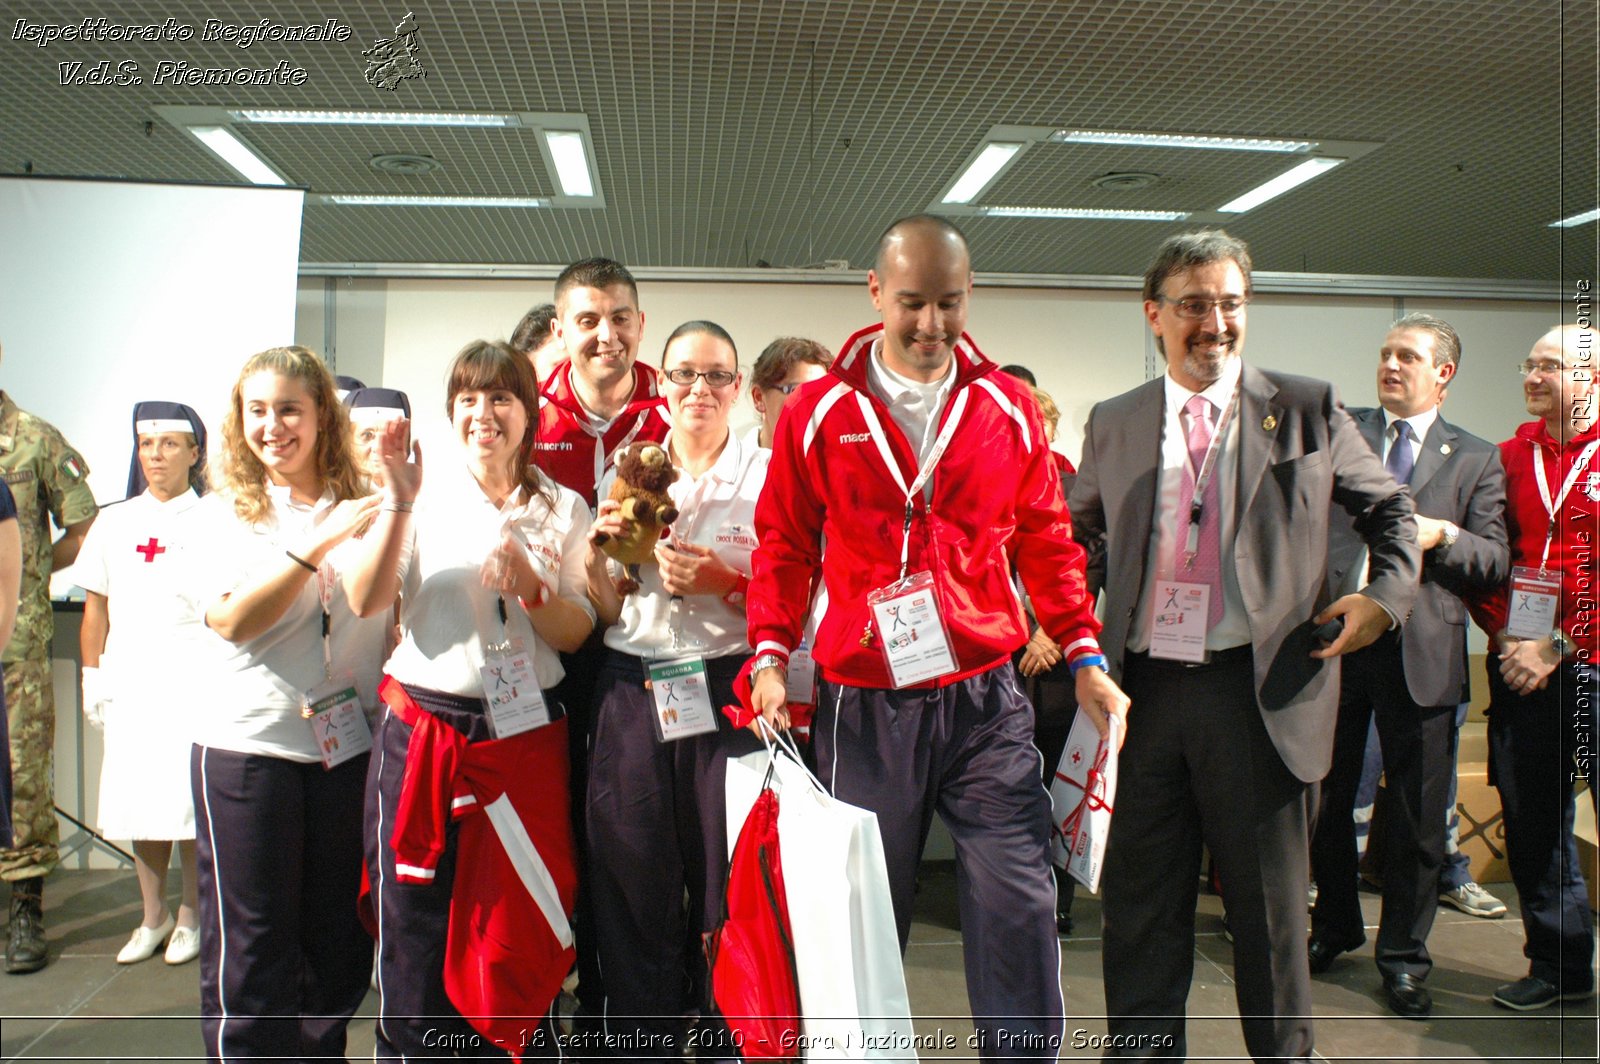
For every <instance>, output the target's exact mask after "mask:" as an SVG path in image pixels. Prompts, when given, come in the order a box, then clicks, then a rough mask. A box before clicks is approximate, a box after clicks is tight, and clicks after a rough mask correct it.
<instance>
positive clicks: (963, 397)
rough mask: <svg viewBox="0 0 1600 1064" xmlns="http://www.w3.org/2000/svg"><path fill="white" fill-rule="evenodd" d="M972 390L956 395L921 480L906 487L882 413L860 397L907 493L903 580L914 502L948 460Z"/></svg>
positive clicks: (902, 540) (898, 483)
mask: <svg viewBox="0 0 1600 1064" xmlns="http://www.w3.org/2000/svg"><path fill="white" fill-rule="evenodd" d="M967 391H968V388H962V389H961V390H960V391H958V392H957V393H956V394H955V398H954V399H953V400H951V403H950V413H949V416H948V417H946V418H945V420H944V428H942V429H940V430H939V436H938V438H937V439H935V440H934V441H933V450H931V451H929V452H928V457H927V458H926V459H924V460H923V462H922V466H921V468H920V469H918V470H917V478H916V479H915V480H913V481H912V482H911V485H910V487H907V486H906V478H905V476H904V475H903V474H902V473H901V472H900V464H899V463H898V462H896V461H895V458H894V452H893V451H891V450H890V449H889V438H888V436H886V435H885V434H884V431H883V422H881V421H879V420H878V412H877V411H876V410H874V409H872V401H871V400H870V399H868V398H867V397H866V395H865V394H864V393H862V392H857V393H856V402H857V403H859V404H860V405H861V415H862V416H863V417H864V418H866V420H867V428H868V430H869V431H870V432H871V434H872V442H873V443H874V444H876V445H877V447H878V454H879V455H880V456H882V458H883V464H884V465H885V466H887V467H888V468H889V475H890V476H892V477H894V482H895V486H896V487H898V488H899V489H900V490H901V491H902V492H904V493H905V497H906V515H905V521H904V523H903V524H902V526H901V528H900V579H902V580H904V579H905V577H906V562H907V559H909V558H910V556H911V510H912V507H911V500H913V499H915V498H916V497H917V492H919V491H921V490H922V486H923V485H924V484H926V483H927V482H928V478H929V477H931V476H932V475H933V469H934V467H935V466H937V465H938V464H939V459H941V458H943V457H944V452H945V449H946V448H948V447H949V446H950V438H951V437H952V436H954V435H955V433H956V425H957V424H959V423H960V421H961V415H962V413H963V412H964V411H965V410H966V408H967Z"/></svg>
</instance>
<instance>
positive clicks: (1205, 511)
mask: <svg viewBox="0 0 1600 1064" xmlns="http://www.w3.org/2000/svg"><path fill="white" fill-rule="evenodd" d="M1211 409H1212V407H1211V402H1210V400H1208V399H1206V398H1205V397H1204V396H1199V395H1196V396H1192V397H1191V398H1190V399H1189V401H1188V402H1187V403H1185V404H1183V412H1184V414H1185V415H1186V416H1187V417H1188V419H1189V431H1188V446H1189V464H1188V466H1187V467H1185V469H1184V471H1183V490H1182V492H1180V493H1179V496H1178V544H1177V546H1178V564H1177V567H1176V569H1177V571H1176V577H1177V579H1179V580H1182V581H1184V582H1185V583H1190V584H1205V585H1206V586H1207V587H1209V588H1210V589H1211V597H1210V599H1209V601H1208V607H1209V608H1208V609H1207V611H1206V614H1207V616H1206V626H1207V627H1208V628H1209V627H1211V626H1214V625H1215V624H1216V623H1217V622H1218V621H1220V620H1221V619H1222V555H1221V551H1220V550H1219V549H1218V543H1219V536H1218V528H1219V527H1220V525H1221V523H1222V512H1221V503H1220V502H1219V500H1218V497H1217V496H1218V488H1217V470H1216V465H1215V463H1213V465H1212V470H1211V476H1210V477H1209V478H1208V479H1207V480H1206V489H1205V493H1204V494H1203V495H1202V496H1201V500H1200V501H1201V503H1202V507H1201V509H1202V517H1201V520H1200V538H1199V545H1198V547H1197V549H1196V550H1195V554H1194V558H1193V559H1192V560H1191V559H1190V557H1189V550H1188V544H1189V521H1190V517H1191V515H1192V514H1193V513H1194V485H1195V475H1196V474H1197V473H1198V472H1199V471H1200V468H1201V466H1203V465H1204V464H1205V460H1206V451H1208V450H1210V448H1211ZM1217 457H1218V458H1219V459H1220V458H1221V455H1218V456H1217Z"/></svg>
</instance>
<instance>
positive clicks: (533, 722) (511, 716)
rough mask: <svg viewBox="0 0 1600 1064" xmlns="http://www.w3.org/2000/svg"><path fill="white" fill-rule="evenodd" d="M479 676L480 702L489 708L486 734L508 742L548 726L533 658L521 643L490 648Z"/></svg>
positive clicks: (547, 717)
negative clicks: (481, 686) (480, 683)
mask: <svg viewBox="0 0 1600 1064" xmlns="http://www.w3.org/2000/svg"><path fill="white" fill-rule="evenodd" d="M478 672H479V673H480V674H481V675H482V676H483V700H484V701H485V702H486V703H488V707H489V730H490V731H491V732H492V733H493V734H494V737H495V738H496V739H509V738H510V737H511V736H513V735H520V734H522V733H523V732H525V731H532V730H533V729H534V728H542V727H544V726H545V725H546V724H549V723H550V707H549V706H547V705H545V703H544V692H543V691H541V690H540V689H539V678H538V677H537V676H536V675H534V672H533V656H532V655H531V654H529V653H528V652H527V650H526V649H525V648H524V647H523V645H522V640H520V639H513V640H512V641H511V642H510V643H509V644H506V645H504V646H501V647H498V648H490V649H489V651H488V652H487V653H486V654H485V656H484V663H483V665H482V666H480V667H479V669H478Z"/></svg>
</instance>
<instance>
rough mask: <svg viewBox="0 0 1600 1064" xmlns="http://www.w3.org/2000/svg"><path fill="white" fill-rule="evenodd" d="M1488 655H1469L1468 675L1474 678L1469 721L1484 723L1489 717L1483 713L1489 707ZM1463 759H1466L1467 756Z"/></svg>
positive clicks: (1468, 714) (1468, 709)
mask: <svg viewBox="0 0 1600 1064" xmlns="http://www.w3.org/2000/svg"><path fill="white" fill-rule="evenodd" d="M1487 657H1488V655H1487V654H1468V655H1467V675H1468V676H1469V677H1471V679H1472V703H1471V705H1470V706H1469V707H1468V708H1467V721H1468V723H1471V722H1472V721H1477V722H1478V723H1479V724H1482V723H1483V722H1484V721H1486V720H1488V719H1489V718H1488V717H1486V716H1484V713H1483V711H1484V710H1486V709H1488V708H1489V674H1488V673H1487V672H1484V671H1483V670H1484V669H1486V668H1487V667H1488V666H1487V665H1486V664H1485V662H1484V659H1486V658H1487ZM1461 760H1463V761H1465V760H1466V758H1464V757H1463V758H1462V759H1461Z"/></svg>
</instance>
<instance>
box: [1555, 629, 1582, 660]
mask: <svg viewBox="0 0 1600 1064" xmlns="http://www.w3.org/2000/svg"><path fill="white" fill-rule="evenodd" d="M1550 645H1551V646H1553V647H1555V648H1556V653H1557V654H1560V655H1561V659H1562V660H1563V661H1565V660H1566V659H1567V658H1570V657H1572V652H1573V651H1574V650H1576V649H1578V648H1577V647H1576V646H1575V645H1574V644H1573V642H1572V640H1570V639H1568V638H1567V633H1565V632H1563V631H1562V630H1561V629H1559V628H1554V629H1551V631H1550Z"/></svg>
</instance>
